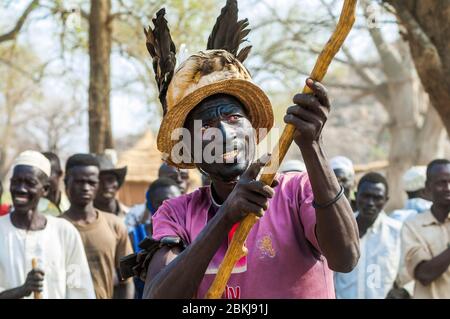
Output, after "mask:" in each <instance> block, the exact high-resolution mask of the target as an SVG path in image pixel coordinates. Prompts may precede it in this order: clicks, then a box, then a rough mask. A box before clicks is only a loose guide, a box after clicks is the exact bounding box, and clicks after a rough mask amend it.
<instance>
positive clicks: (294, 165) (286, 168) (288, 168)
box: [280, 160, 306, 173]
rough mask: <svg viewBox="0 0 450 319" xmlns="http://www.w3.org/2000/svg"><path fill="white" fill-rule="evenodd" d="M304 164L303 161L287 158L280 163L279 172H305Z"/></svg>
mask: <svg viewBox="0 0 450 319" xmlns="http://www.w3.org/2000/svg"><path fill="white" fill-rule="evenodd" d="M305 171H306V166H305V163H303V162H302V161H299V160H289V161H286V162H284V163H282V164H281V166H280V172H281V173H287V172H305Z"/></svg>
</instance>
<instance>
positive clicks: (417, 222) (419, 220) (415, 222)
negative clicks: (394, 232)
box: [405, 210, 434, 228]
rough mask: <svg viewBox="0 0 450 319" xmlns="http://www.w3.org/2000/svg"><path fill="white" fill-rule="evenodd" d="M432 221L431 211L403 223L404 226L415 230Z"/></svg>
mask: <svg viewBox="0 0 450 319" xmlns="http://www.w3.org/2000/svg"><path fill="white" fill-rule="evenodd" d="M432 220H434V217H433V215H432V214H431V211H430V210H428V211H426V212H423V213H420V214H417V215H416V216H414V218H411V219H408V220H407V221H406V222H405V226H407V227H411V228H417V227H420V226H422V225H423V224H424V223H425V222H428V221H432Z"/></svg>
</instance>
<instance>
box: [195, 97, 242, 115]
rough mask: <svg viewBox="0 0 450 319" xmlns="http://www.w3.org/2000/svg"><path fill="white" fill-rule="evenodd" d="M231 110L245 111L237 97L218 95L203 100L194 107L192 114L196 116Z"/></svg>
mask: <svg viewBox="0 0 450 319" xmlns="http://www.w3.org/2000/svg"><path fill="white" fill-rule="evenodd" d="M229 110H233V111H241V112H244V113H245V108H244V106H243V105H242V103H241V102H240V101H239V100H238V99H236V98H235V97H233V96H228V95H217V96H212V97H210V98H208V99H206V100H204V101H202V102H201V103H200V104H199V105H197V106H196V107H195V108H194V110H193V112H192V115H193V116H194V117H202V116H207V115H211V114H219V113H221V112H226V111H229Z"/></svg>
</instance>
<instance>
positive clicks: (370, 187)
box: [359, 181, 386, 193]
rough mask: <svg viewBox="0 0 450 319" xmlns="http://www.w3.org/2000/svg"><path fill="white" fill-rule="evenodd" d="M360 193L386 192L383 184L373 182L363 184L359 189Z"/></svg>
mask: <svg viewBox="0 0 450 319" xmlns="http://www.w3.org/2000/svg"><path fill="white" fill-rule="evenodd" d="M359 192H360V193H366V192H367V193H384V192H386V186H385V185H384V184H383V183H375V182H369V181H366V182H363V183H362V184H361V185H360V187H359Z"/></svg>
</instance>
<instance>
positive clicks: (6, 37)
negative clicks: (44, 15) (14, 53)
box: [0, 0, 39, 43]
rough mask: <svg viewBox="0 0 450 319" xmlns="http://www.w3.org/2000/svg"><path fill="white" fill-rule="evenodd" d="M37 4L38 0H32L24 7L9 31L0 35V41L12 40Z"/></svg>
mask: <svg viewBox="0 0 450 319" xmlns="http://www.w3.org/2000/svg"><path fill="white" fill-rule="evenodd" d="M38 4H39V0H33V1H32V2H31V3H30V4H29V5H28V7H27V8H26V9H25V11H24V12H23V13H22V15H21V16H20V18H19V19H18V20H17V22H16V25H15V26H14V27H13V28H12V30H10V31H9V32H7V33H5V34H2V35H0V43H1V42H5V41H10V40H14V39H15V38H16V37H17V35H18V34H19V32H20V30H21V29H22V27H23V25H24V24H25V21H26V20H27V18H28V16H29V15H30V13H31V12H32V11H33V10H34V9H36V8H37V6H38Z"/></svg>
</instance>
